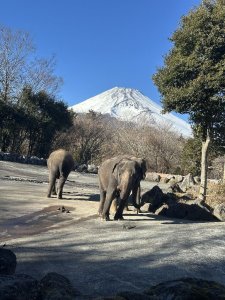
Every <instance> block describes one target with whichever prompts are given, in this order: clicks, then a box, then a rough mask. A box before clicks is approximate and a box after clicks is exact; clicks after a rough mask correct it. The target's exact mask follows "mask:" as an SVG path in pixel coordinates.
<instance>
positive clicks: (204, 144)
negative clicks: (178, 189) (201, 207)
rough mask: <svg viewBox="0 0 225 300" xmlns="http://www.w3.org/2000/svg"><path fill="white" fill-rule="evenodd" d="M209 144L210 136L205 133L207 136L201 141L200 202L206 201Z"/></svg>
mask: <svg viewBox="0 0 225 300" xmlns="http://www.w3.org/2000/svg"><path fill="white" fill-rule="evenodd" d="M209 143H210V135H209V132H208V131H207V136H206V139H205V141H202V159H201V185H200V190H199V198H200V199H201V200H202V201H205V200H206V190H207V175H208V161H207V157H208V149H209Z"/></svg>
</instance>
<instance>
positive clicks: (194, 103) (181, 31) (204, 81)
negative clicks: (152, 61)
mask: <svg viewBox="0 0 225 300" xmlns="http://www.w3.org/2000/svg"><path fill="white" fill-rule="evenodd" d="M171 41H172V42H173V45H174V46H173V48H172V49H171V51H170V52H169V54H168V55H167V56H166V57H165V61H164V63H165V65H164V67H161V68H159V69H158V71H157V73H156V74H155V75H154V76H153V80H154V82H155V84H156V85H157V86H158V89H159V91H160V93H161V95H162V102H163V107H164V111H165V112H169V111H172V110H174V111H176V112H178V113H182V114H183V113H187V114H189V116H190V121H191V122H192V123H193V126H194V128H195V129H196V131H197V133H198V134H199V135H200V136H201V138H202V139H205V138H206V134H207V132H209V133H210V136H211V138H214V139H220V142H222V141H223V142H224V128H225V126H224V125H225V124H224V116H225V5H224V2H223V1H203V3H202V4H201V5H200V6H199V7H198V8H196V9H194V10H192V11H190V13H189V14H188V15H187V16H184V17H183V18H182V20H181V24H180V27H179V28H178V29H177V30H176V31H175V32H174V34H173V36H172V37H171Z"/></svg>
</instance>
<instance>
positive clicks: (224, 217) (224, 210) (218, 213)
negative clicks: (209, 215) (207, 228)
mask: <svg viewBox="0 0 225 300" xmlns="http://www.w3.org/2000/svg"><path fill="white" fill-rule="evenodd" d="M213 215H214V216H215V217H216V218H217V219H218V220H220V221H225V203H221V204H218V205H216V206H215V208H214V210H213Z"/></svg>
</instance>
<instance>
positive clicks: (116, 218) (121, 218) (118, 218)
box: [114, 216, 124, 221]
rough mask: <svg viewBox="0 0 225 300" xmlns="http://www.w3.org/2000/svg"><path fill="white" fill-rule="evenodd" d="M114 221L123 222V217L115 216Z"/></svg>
mask: <svg viewBox="0 0 225 300" xmlns="http://www.w3.org/2000/svg"><path fill="white" fill-rule="evenodd" d="M114 220H115V221H123V220H124V218H123V216H121V217H118V216H115V217H114Z"/></svg>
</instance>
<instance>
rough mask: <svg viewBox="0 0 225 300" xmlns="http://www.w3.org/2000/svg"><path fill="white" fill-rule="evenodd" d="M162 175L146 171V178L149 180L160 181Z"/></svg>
mask: <svg viewBox="0 0 225 300" xmlns="http://www.w3.org/2000/svg"><path fill="white" fill-rule="evenodd" d="M160 179H161V176H160V175H159V174H157V173H150V172H148V173H146V177H145V180H147V181H154V182H160Z"/></svg>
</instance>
